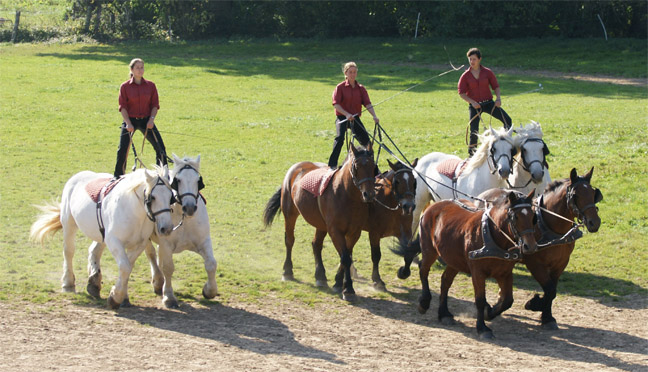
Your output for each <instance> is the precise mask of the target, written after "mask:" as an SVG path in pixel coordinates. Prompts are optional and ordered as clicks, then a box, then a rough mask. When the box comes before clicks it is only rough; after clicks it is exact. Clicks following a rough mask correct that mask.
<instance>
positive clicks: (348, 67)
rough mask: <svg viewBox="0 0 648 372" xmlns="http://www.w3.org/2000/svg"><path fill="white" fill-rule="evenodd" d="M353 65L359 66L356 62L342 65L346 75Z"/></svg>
mask: <svg viewBox="0 0 648 372" xmlns="http://www.w3.org/2000/svg"><path fill="white" fill-rule="evenodd" d="M351 67H355V68H358V65H356V63H355V62H347V63H345V64H344V67H342V72H344V74H345V75H346V73H347V71H349V69H350V68H351Z"/></svg>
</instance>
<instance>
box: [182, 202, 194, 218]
mask: <svg viewBox="0 0 648 372" xmlns="http://www.w3.org/2000/svg"><path fill="white" fill-rule="evenodd" d="M196 209H198V206H197V205H196V203H192V202H189V203H186V204H183V205H182V213H184V214H185V215H187V217H191V216H193V215H194V213H196Z"/></svg>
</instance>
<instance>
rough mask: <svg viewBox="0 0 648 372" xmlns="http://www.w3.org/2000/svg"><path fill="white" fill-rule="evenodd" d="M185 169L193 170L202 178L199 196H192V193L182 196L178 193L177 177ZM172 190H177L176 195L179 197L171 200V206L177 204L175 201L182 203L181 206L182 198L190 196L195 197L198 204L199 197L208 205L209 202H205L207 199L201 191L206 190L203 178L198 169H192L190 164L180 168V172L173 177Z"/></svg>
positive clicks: (199, 185) (199, 184)
mask: <svg viewBox="0 0 648 372" xmlns="http://www.w3.org/2000/svg"><path fill="white" fill-rule="evenodd" d="M185 169H191V170H193V171H194V172H196V173H198V176H200V178H198V193H197V194H192V193H190V192H185V193H184V194H180V192H179V191H178V180H177V178H176V177H177V176H178V174H180V172H182V171H183V170H185ZM171 188H172V189H173V190H175V191H176V193H177V194H178V196H177V197H174V198H172V199H171V204H173V203H174V202H175V200H177V201H178V202H180V204H182V198H183V197H185V196H187V195H189V196H191V197H193V198H194V199H196V203H198V197H200V198H201V199H202V200H203V201H204V202H205V204H207V200H205V197H204V196H203V195H202V194H201V193H200V190H202V189H204V188H205V184H204V183H203V179H202V176H201V175H200V172H198V170H196V168H194V167H192V166H191V165H189V164H186V165H185V166H184V167H182V168H180V170H179V171H178V172H177V173H176V174H175V175H174V176H173V181H172V182H171ZM174 199H175V200H174Z"/></svg>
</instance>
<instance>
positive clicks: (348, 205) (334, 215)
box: [263, 144, 376, 301]
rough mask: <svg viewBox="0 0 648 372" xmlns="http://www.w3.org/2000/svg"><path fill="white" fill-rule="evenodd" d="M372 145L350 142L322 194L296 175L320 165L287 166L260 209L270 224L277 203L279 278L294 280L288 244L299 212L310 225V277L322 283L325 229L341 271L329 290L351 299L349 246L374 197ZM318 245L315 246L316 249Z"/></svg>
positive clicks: (324, 276)
mask: <svg viewBox="0 0 648 372" xmlns="http://www.w3.org/2000/svg"><path fill="white" fill-rule="evenodd" d="M375 166H376V165H375V162H374V158H373V150H372V147H371V144H369V145H368V146H367V148H366V149H364V148H362V147H360V148H358V149H356V147H355V146H354V145H353V144H351V151H350V152H349V155H348V156H347V159H346V161H345V162H344V164H343V165H342V168H341V169H339V170H338V171H337V172H336V173H335V174H334V175H333V177H332V179H331V181H330V184H329V185H328V187H327V188H326V189H325V190H324V192H323V193H322V195H321V196H315V195H313V194H312V193H310V192H309V191H306V190H304V189H303V188H302V185H301V183H300V180H302V179H303V178H304V176H305V175H306V174H308V173H309V172H312V171H314V170H316V169H319V168H321V167H322V165H319V164H315V163H311V162H301V163H297V164H295V165H293V166H292V167H290V169H289V170H288V172H287V173H286V176H285V178H284V181H283V184H282V186H281V188H280V189H279V190H277V192H275V194H274V195H273V196H272V197H271V198H270V200H269V201H268V203H267V205H266V208H265V211H264V214H263V216H264V223H265V225H266V226H270V225H271V224H272V220H273V219H274V217H275V216H276V214H277V212H278V210H279V208H281V211H282V212H283V215H284V225H285V230H286V233H285V238H284V240H285V244H286V260H285V262H284V274H283V279H284V280H293V279H294V277H293V271H292V258H291V257H292V247H293V245H294V244H295V222H296V221H297V217H299V215H301V216H302V217H304V219H305V220H306V222H308V223H309V224H311V225H312V226H314V227H315V229H316V231H315V237H314V238H313V243H312V245H313V254H314V255H315V263H316V269H315V279H316V283H317V285H318V286H326V272H325V269H324V265H323V262H322V255H321V251H322V250H321V242H322V241H323V240H324V237H326V234H327V233H328V234H329V236H330V237H331V240H332V241H333V245H334V246H335V249H336V250H337V252H338V254H339V255H340V270H339V271H338V274H337V275H336V276H335V286H334V287H333V289H334V290H336V291H337V292H342V296H343V298H344V299H345V300H349V301H352V300H354V299H355V291H354V290H353V281H352V279H351V271H350V268H351V263H352V262H353V259H352V254H353V246H354V245H355V244H356V242H357V241H358V239H359V238H360V234H361V233H362V227H363V223H364V221H366V220H367V217H368V214H369V211H368V208H367V207H366V203H369V202H371V201H373V199H374V196H375V194H376V191H375V190H374V186H375V177H374V168H375ZM317 245H320V247H319V248H318V247H317Z"/></svg>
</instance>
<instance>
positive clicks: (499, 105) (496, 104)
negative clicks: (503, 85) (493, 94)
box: [495, 98, 502, 107]
mask: <svg viewBox="0 0 648 372" xmlns="http://www.w3.org/2000/svg"><path fill="white" fill-rule="evenodd" d="M495 107H502V99H501V98H498V99H496V100H495Z"/></svg>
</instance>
